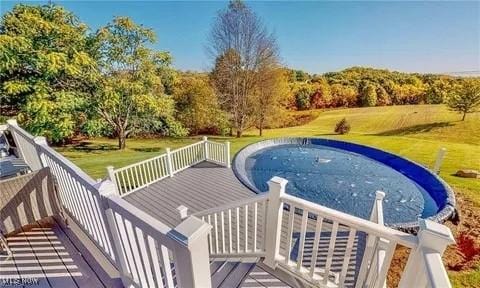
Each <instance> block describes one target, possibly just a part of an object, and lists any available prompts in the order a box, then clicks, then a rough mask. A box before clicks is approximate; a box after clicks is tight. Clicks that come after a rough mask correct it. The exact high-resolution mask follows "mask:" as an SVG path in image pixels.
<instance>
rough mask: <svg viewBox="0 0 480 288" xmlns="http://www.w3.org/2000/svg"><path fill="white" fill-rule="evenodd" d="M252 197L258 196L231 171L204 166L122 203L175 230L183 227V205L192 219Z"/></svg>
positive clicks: (146, 189) (151, 187)
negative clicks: (181, 211) (178, 208)
mask: <svg viewBox="0 0 480 288" xmlns="http://www.w3.org/2000/svg"><path fill="white" fill-rule="evenodd" d="M253 195H256V194H255V193H254V192H252V191H251V190H250V189H248V188H246V187H245V186H244V185H243V184H242V183H241V182H240V181H239V180H238V179H237V177H236V176H235V175H234V174H233V171H232V169H229V168H226V167H223V166H219V165H217V164H213V163H209V162H202V163H200V164H197V165H195V166H193V167H190V168H188V169H186V170H184V171H182V172H180V173H178V174H175V176H174V177H172V178H166V179H164V180H161V181H158V182H155V183H153V184H151V185H150V186H147V187H145V188H143V189H140V190H138V191H136V192H133V193H131V194H129V195H126V196H125V197H124V198H123V199H125V200H126V201H128V202H130V203H131V204H133V205H134V206H136V207H137V208H139V209H141V210H143V211H145V212H147V213H149V214H150V215H152V216H153V217H155V218H157V219H158V220H160V221H162V222H163V223H165V224H167V225H169V226H170V227H175V226H176V225H178V224H180V216H179V213H178V211H177V207H178V206H180V205H184V206H186V207H187V208H188V214H189V215H190V214H193V213H196V212H200V211H203V210H206V209H210V208H213V207H217V206H220V205H224V204H227V203H231V202H234V201H236V200H240V199H245V198H248V197H251V196H253Z"/></svg>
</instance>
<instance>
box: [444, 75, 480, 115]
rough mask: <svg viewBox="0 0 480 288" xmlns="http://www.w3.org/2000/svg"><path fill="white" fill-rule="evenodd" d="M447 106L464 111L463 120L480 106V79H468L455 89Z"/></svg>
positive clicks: (459, 111) (457, 110) (460, 111)
mask: <svg viewBox="0 0 480 288" xmlns="http://www.w3.org/2000/svg"><path fill="white" fill-rule="evenodd" d="M447 106H448V107H449V108H450V109H451V110H453V111H456V112H458V113H462V121H464V120H465V117H466V116H467V113H473V112H475V111H476V110H477V108H479V107H480V80H478V79H466V80H463V81H462V85H459V86H457V87H456V89H454V91H453V94H452V95H451V96H450V97H449V99H448V101H447Z"/></svg>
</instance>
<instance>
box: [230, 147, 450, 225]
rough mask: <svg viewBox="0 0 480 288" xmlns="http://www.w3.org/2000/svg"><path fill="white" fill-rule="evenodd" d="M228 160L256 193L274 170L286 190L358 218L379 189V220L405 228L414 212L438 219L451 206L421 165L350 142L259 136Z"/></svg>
mask: <svg viewBox="0 0 480 288" xmlns="http://www.w3.org/2000/svg"><path fill="white" fill-rule="evenodd" d="M432 154H433V151H432ZM233 164H234V165H233V167H234V171H235V174H236V176H237V177H238V178H239V179H240V181H241V182H242V183H244V184H245V185H246V186H247V187H249V188H250V189H251V190H253V191H255V192H256V193H263V192H266V191H268V186H267V181H268V180H270V179H271V178H272V177H273V176H279V177H282V178H285V179H287V180H288V184H287V193H288V194H291V195H294V196H297V197H300V198H303V199H306V200H309V201H312V202H315V203H318V204H321V205H324V206H327V207H330V208H333V209H336V210H340V211H343V212H346V213H349V214H352V215H355V216H358V217H361V218H364V219H368V218H369V217H370V213H371V210H372V206H373V202H374V199H375V192H376V191H378V190H379V191H383V192H385V198H384V202H383V205H384V217H385V223H386V224H387V225H389V226H392V227H395V228H400V229H402V230H406V231H410V230H415V229H416V228H417V222H418V218H428V219H431V220H434V221H436V222H442V221H444V220H446V219H447V218H449V217H451V216H452V214H453V213H454V211H455V209H454V207H455V199H454V195H453V193H452V191H451V189H450V187H449V186H448V185H447V184H446V183H445V182H444V181H443V180H441V179H440V178H439V177H437V176H436V175H435V174H433V173H432V172H430V171H429V170H428V169H427V168H424V167H422V166H421V165H419V164H417V163H414V162H412V161H409V160H407V159H405V158H403V157H400V156H397V155H394V154H391V153H388V152H385V151H382V150H379V149H375V148H372V147H367V146H363V145H358V144H354V143H349V142H343V141H337V140H330V139H317V138H281V139H271V140H265V141H261V142H258V143H255V144H252V145H249V146H247V147H245V148H244V149H243V150H241V151H240V152H239V153H238V154H237V155H236V156H235V160H234V163H233Z"/></svg>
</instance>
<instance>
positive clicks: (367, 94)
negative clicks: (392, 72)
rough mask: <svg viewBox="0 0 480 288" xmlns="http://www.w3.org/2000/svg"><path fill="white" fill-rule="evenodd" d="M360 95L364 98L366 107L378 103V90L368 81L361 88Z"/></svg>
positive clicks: (363, 102) (363, 101)
mask: <svg viewBox="0 0 480 288" xmlns="http://www.w3.org/2000/svg"><path fill="white" fill-rule="evenodd" d="M360 97H361V100H362V106H364V107H374V106H376V105H377V90H376V88H375V86H374V85H373V84H371V83H367V84H366V85H365V86H364V87H363V88H362V89H361V95H360Z"/></svg>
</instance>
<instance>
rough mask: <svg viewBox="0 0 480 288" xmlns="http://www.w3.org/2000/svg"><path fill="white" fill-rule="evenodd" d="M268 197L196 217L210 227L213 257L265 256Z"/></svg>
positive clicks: (238, 203) (210, 247)
mask: <svg viewBox="0 0 480 288" xmlns="http://www.w3.org/2000/svg"><path fill="white" fill-rule="evenodd" d="M267 196H268V195H267V194H261V195H258V196H256V197H252V198H248V199H245V200H241V201H237V202H235V203H232V204H231V205H228V204H227V205H224V206H222V207H220V208H213V209H209V210H206V211H202V212H200V213H197V214H195V216H197V217H200V218H201V219H202V220H203V221H205V222H207V223H208V224H210V225H211V226H212V227H213V228H212V232H211V234H210V235H209V236H208V247H209V251H210V255H212V256H217V257H221V256H222V255H229V256H246V255H250V256H265V233H266V231H265V219H266V216H267V199H268V197H267Z"/></svg>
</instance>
